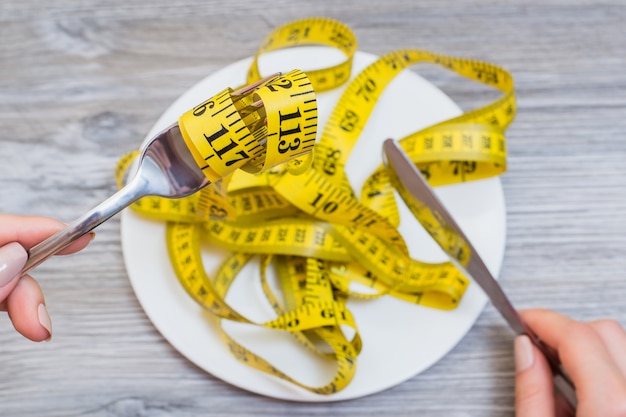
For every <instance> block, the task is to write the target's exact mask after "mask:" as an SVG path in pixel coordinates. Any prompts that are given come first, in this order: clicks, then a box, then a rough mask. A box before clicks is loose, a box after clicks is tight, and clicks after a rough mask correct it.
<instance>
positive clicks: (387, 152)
mask: <svg viewBox="0 0 626 417" xmlns="http://www.w3.org/2000/svg"><path fill="white" fill-rule="evenodd" d="M383 160H384V163H385V167H386V168H387V173H388V174H389V177H390V179H391V183H392V185H393V186H394V187H395V189H396V190H397V191H398V194H399V195H400V197H401V198H402V200H403V201H404V202H405V204H406V205H407V206H408V208H409V210H410V211H411V212H412V213H413V215H414V216H415V217H416V218H417V220H418V221H419V222H420V224H421V225H422V226H423V227H424V229H425V230H426V231H427V232H428V234H429V235H430V236H431V237H432V238H433V240H435V242H437V244H438V245H439V246H440V247H441V249H443V251H444V252H445V253H446V254H447V255H448V256H449V257H450V260H451V261H452V263H453V264H455V265H456V267H457V268H459V270H460V271H461V272H463V273H464V274H466V275H467V276H468V277H471V278H472V279H473V281H474V282H475V283H476V284H478V285H479V286H480V288H481V289H482V290H483V291H484V292H485V294H486V295H487V297H489V299H490V300H491V302H492V304H493V305H494V307H495V308H496V309H497V310H498V311H499V312H500V314H501V315H502V317H504V319H505V320H506V322H507V323H508V324H509V326H510V327H511V329H513V331H514V332H515V333H516V334H518V335H519V334H526V335H528V336H529V338H530V340H531V341H532V342H533V343H534V344H535V346H537V347H538V348H539V350H540V351H541V352H542V353H543V354H544V356H545V357H546V359H547V360H548V363H549V364H550V368H551V369H552V373H553V375H554V383H555V386H556V387H557V389H559V391H561V393H562V394H563V397H564V398H565V399H566V400H567V402H568V403H569V404H570V406H571V407H572V408H573V409H576V406H577V398H576V392H575V390H574V385H573V383H572V381H571V379H570V377H569V376H568V375H567V373H566V372H565V371H564V370H563V367H562V366H561V362H560V360H559V358H558V354H557V352H556V351H555V350H554V349H552V348H551V347H550V346H548V345H546V344H545V343H543V342H542V341H541V340H540V339H539V338H538V337H537V335H535V333H534V332H533V331H532V329H531V328H530V327H529V326H528V324H527V323H526V322H525V321H524V320H523V319H522V317H521V316H520V314H519V313H518V311H517V310H516V309H515V308H514V307H513V305H512V304H511V302H510V300H509V298H508V297H507V296H506V294H505V293H504V291H503V290H502V287H501V286H500V284H498V282H497V281H496V279H495V278H494V277H493V275H492V274H491V272H490V271H489V269H488V268H487V266H486V265H485V263H484V262H483V260H482V258H481V257H480V255H479V254H478V252H477V251H476V249H475V248H474V247H473V246H472V243H471V242H470V240H469V239H468V238H467V236H466V235H465V233H464V232H463V230H462V229H461V228H460V227H459V225H458V224H457V223H456V221H455V220H454V218H453V217H452V215H451V214H450V212H449V211H448V210H447V209H446V207H445V206H444V205H443V203H442V202H441V201H440V200H439V198H438V197H437V195H436V194H435V192H434V191H433V189H432V188H431V186H430V185H429V184H428V182H427V181H426V179H425V178H424V177H423V175H422V174H421V172H420V171H419V169H417V167H416V166H415V164H414V163H413V161H412V160H411V159H410V158H409V156H408V155H407V154H406V153H405V152H404V150H403V149H402V147H401V146H400V144H399V143H398V142H396V141H395V140H393V139H387V140H385V142H384V143H383Z"/></svg>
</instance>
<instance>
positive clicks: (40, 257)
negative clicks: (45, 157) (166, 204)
mask: <svg viewBox="0 0 626 417" xmlns="http://www.w3.org/2000/svg"><path fill="white" fill-rule="evenodd" d="M143 185H144V181H143V180H142V179H141V178H139V176H136V177H135V178H134V179H133V180H132V181H130V182H129V183H128V184H127V185H126V186H124V187H123V188H122V189H120V190H119V191H118V192H116V193H115V194H113V195H112V196H111V197H109V198H107V199H106V200H104V201H103V202H102V203H100V204H99V205H97V206H96V207H94V208H93V209H91V210H90V211H88V212H87V213H85V214H83V215H82V216H81V217H79V218H78V219H76V220H74V221H73V222H72V223H70V224H69V225H67V226H66V227H65V228H63V229H61V230H59V231H58V232H57V233H55V234H54V235H52V236H50V237H49V238H47V239H46V240H44V241H42V242H40V243H38V244H37V245H35V246H33V247H32V248H30V250H29V251H28V260H27V261H26V264H25V265H24V268H22V271H21V273H20V276H21V275H24V274H26V273H27V272H28V271H30V270H31V269H33V268H34V267H36V266H37V265H39V264H41V263H42V262H43V261H45V260H46V259H48V258H49V257H51V256H52V255H54V254H56V253H58V252H59V251H61V250H62V249H64V248H66V247H67V246H68V245H70V244H71V243H72V242H74V241H75V240H76V239H78V238H79V237H81V236H83V235H84V234H86V233H89V232H90V231H92V230H93V229H95V228H96V227H98V226H99V225H100V224H102V223H104V222H105V221H107V220H108V219H110V218H111V217H113V216H114V215H115V214H117V213H119V212H120V211H122V210H123V209H124V208H125V207H127V206H129V205H130V204H132V203H134V202H135V201H137V200H138V199H140V198H141V197H143V196H144V195H145V192H144V187H143Z"/></svg>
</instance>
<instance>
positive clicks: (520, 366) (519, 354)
mask: <svg viewBox="0 0 626 417" xmlns="http://www.w3.org/2000/svg"><path fill="white" fill-rule="evenodd" d="M534 361H535V356H534V349H533V344H532V342H531V341H530V339H529V338H528V336H526V335H520V336H517V337H516V338H515V371H516V372H522V371H525V370H526V369H528V368H530V367H531V366H533V362H534Z"/></svg>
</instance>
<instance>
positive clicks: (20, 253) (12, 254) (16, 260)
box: [0, 242, 28, 287]
mask: <svg viewBox="0 0 626 417" xmlns="http://www.w3.org/2000/svg"><path fill="white" fill-rule="evenodd" d="M27 259H28V253H26V249H24V248H23V247H22V245H20V244H19V243H17V242H11V243H7V244H6V245H4V246H2V247H0V287H4V286H5V285H7V284H8V283H9V282H11V281H12V280H13V278H15V277H16V276H17V274H19V273H20V271H21V270H22V268H23V267H24V265H25V264H26V260H27Z"/></svg>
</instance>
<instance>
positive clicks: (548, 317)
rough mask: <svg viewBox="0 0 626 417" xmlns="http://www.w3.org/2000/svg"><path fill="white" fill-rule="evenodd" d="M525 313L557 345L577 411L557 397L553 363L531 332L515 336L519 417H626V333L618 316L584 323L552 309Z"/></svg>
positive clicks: (542, 336) (546, 339)
mask: <svg viewBox="0 0 626 417" xmlns="http://www.w3.org/2000/svg"><path fill="white" fill-rule="evenodd" d="M521 314H522V317H523V318H524V320H526V322H527V323H528V325H529V326H530V328H531V329H533V331H534V332H535V333H536V334H537V336H538V337H539V338H540V339H541V340H542V341H543V342H545V343H546V344H547V345H549V346H551V347H552V348H554V349H555V350H556V351H557V352H558V354H559V358H560V360H561V363H562V364H563V368H564V369H565V371H566V372H567V373H568V374H569V375H570V377H571V379H572V381H573V382H574V386H575V387H576V395H577V397H578V409H577V411H576V413H575V414H574V413H573V411H572V410H571V409H570V408H569V406H568V405H567V404H566V403H565V401H564V399H563V398H559V397H558V396H557V397H556V398H555V395H554V389H553V382H552V373H551V371H550V367H549V365H548V363H547V361H546V359H545V357H544V356H543V355H542V354H541V352H540V351H539V350H538V349H537V347H535V346H534V345H533V344H532V343H531V341H530V339H529V338H528V336H518V337H517V338H516V339H515V367H516V378H515V409H516V414H515V415H516V416H517V417H554V416H557V417H564V416H574V415H575V416H577V417H626V332H625V331H624V328H623V327H622V326H621V325H620V324H619V323H618V322H616V321H614V320H599V321H593V322H589V323H582V322H579V321H575V320H572V319H570V318H569V317H566V316H563V315H561V314H559V313H556V312H554V311H551V310H541V309H536V310H527V311H523V312H522V313H521Z"/></svg>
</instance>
